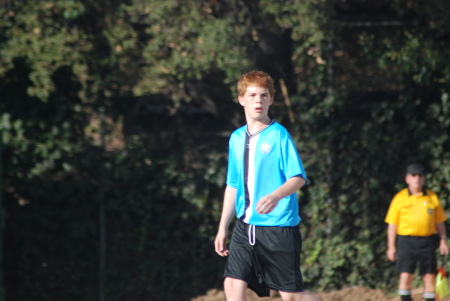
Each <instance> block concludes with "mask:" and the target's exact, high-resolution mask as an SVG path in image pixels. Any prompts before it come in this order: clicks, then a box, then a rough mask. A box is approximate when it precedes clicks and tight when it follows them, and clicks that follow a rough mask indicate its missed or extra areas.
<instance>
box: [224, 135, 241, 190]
mask: <svg viewBox="0 0 450 301" xmlns="http://www.w3.org/2000/svg"><path fill="white" fill-rule="evenodd" d="M234 140H235V137H234V135H231V137H230V140H229V142H228V170H227V182H226V184H227V185H228V186H230V187H233V188H237V186H238V185H237V182H238V173H237V162H236V155H235V152H234Z"/></svg>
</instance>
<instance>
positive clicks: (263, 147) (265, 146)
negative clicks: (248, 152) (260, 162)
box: [260, 142, 272, 154]
mask: <svg viewBox="0 0 450 301" xmlns="http://www.w3.org/2000/svg"><path fill="white" fill-rule="evenodd" d="M271 149H272V147H271V146H270V144H269V142H263V143H261V148H260V150H261V152H262V153H263V154H268V153H269V152H270V150H271Z"/></svg>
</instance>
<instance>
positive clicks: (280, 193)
mask: <svg viewBox="0 0 450 301" xmlns="http://www.w3.org/2000/svg"><path fill="white" fill-rule="evenodd" d="M305 183H306V180H305V179H304V178H302V177H300V176H297V177H292V178H289V179H288V180H287V181H286V182H285V183H284V184H283V185H281V186H280V187H279V188H278V189H276V190H275V191H274V192H272V193H271V194H269V195H266V196H264V197H262V198H261V199H260V200H259V201H258V203H257V204H256V212H258V213H259V214H266V213H269V212H271V211H272V210H273V209H274V208H275V207H276V206H277V204H278V202H279V201H280V200H281V199H282V198H285V197H287V196H288V195H291V194H293V193H295V192H296V191H297V190H299V189H300V188H301V187H302V186H303V185H305Z"/></svg>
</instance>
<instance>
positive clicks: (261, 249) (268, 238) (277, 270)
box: [224, 221, 304, 297]
mask: <svg viewBox="0 0 450 301" xmlns="http://www.w3.org/2000/svg"><path fill="white" fill-rule="evenodd" d="M253 243H254V244H253ZM252 244H253V245H252ZM301 248H302V239H301V235H300V230H299V228H298V226H295V227H261V226H251V225H249V224H246V223H244V222H242V221H237V223H236V226H235V228H234V230H233V235H232V237H231V242H230V248H229V249H230V254H229V255H228V261H227V264H226V266H225V273H224V277H230V278H235V279H240V280H243V281H245V282H247V284H248V287H249V288H250V289H252V290H253V291H254V292H255V293H256V294H257V295H258V296H259V297H269V296H270V289H273V290H277V291H282V292H302V291H304V288H303V278H302V273H301V271H300V252H301Z"/></svg>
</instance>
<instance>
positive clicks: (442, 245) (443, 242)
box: [436, 222, 448, 255]
mask: <svg viewBox="0 0 450 301" xmlns="http://www.w3.org/2000/svg"><path fill="white" fill-rule="evenodd" d="M436 227H437V230H438V234H439V239H440V242H439V251H440V252H441V254H442V255H448V244H447V230H446V229H445V223H444V222H442V223H438V224H436Z"/></svg>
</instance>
